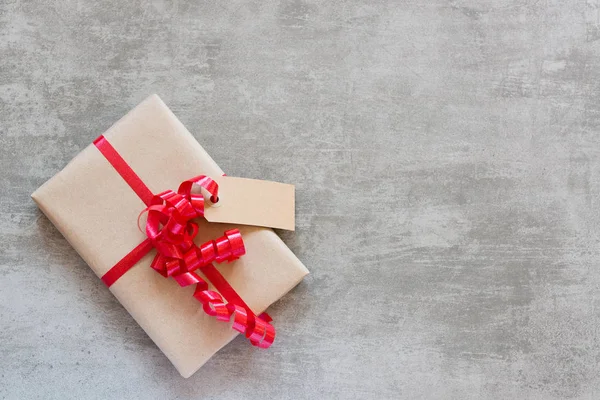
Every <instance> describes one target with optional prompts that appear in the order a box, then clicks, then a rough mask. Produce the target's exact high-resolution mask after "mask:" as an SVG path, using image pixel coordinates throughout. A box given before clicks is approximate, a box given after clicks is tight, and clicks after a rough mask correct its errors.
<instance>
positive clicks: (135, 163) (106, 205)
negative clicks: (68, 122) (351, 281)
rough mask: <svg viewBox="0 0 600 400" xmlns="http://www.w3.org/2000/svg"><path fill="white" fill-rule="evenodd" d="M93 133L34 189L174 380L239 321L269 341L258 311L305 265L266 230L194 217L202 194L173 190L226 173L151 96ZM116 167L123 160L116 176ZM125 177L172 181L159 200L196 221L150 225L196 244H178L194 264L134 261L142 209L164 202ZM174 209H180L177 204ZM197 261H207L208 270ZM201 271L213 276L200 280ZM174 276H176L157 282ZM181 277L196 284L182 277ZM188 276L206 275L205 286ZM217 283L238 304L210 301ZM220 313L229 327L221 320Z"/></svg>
mask: <svg viewBox="0 0 600 400" xmlns="http://www.w3.org/2000/svg"><path fill="white" fill-rule="evenodd" d="M99 139H100V140H97V141H95V142H94V143H91V144H90V145H89V146H88V147H86V148H85V149H84V150H83V151H82V152H81V153H79V154H78V155H77V156H76V157H75V158H74V159H73V160H72V161H71V162H70V163H69V164H68V165H67V166H66V167H65V168H64V169H63V170H62V171H60V172H59V173H58V174H56V175H55V176H54V177H52V178H51V179H50V180H48V181H47V182H46V183H44V184H43V185H42V186H41V187H40V188H39V189H38V190H36V191H35V193H33V194H32V198H33V199H34V201H35V202H36V203H37V205H38V206H39V208H40V209H41V210H42V212H43V213H44V214H45V215H46V216H47V217H48V218H49V219H50V221H52V223H53V224H54V225H55V226H56V228H57V229H58V230H59V231H60V232H61V233H62V234H63V235H64V237H65V238H66V239H67V240H68V241H69V243H70V244H71V245H72V246H73V248H74V249H75V250H76V251H77V252H78V253H79V255H80V256H81V257H82V258H83V260H84V261H85V262H86V263H87V264H88V265H89V266H90V268H91V269H92V270H93V271H94V272H95V273H96V275H97V276H98V277H101V278H103V281H105V283H110V285H109V290H110V291H111V292H112V293H113V294H114V295H115V296H116V298H117V299H118V300H119V302H120V303H121V304H122V305H123V306H124V307H125V308H126V309H127V311H128V312H129V313H130V314H131V315H132V316H133V318H134V319H135V320H136V321H137V322H138V324H139V325H140V326H141V327H142V328H143V329H144V331H146V333H147V334H148V335H149V336H150V338H151V339H152V340H153V341H154V342H155V343H156V345H157V346H158V347H159V348H160V349H161V350H162V351H163V353H164V354H165V355H166V356H167V357H168V358H169V360H171V362H172V363H173V364H174V366H175V367H176V368H177V370H178V371H179V373H180V374H181V375H182V376H183V377H189V376H190V375H192V374H193V373H194V372H195V371H197V370H198V369H199V368H200V367H201V366H202V365H203V364H204V363H205V362H206V361H207V360H208V359H209V358H210V357H211V356H212V355H214V354H215V353H216V352H217V351H218V350H219V349H220V348H222V347H223V346H225V345H226V344H227V343H228V342H229V341H231V340H232V339H233V338H234V337H235V336H236V335H237V334H238V333H239V332H238V331H244V328H248V326H245V325H244V324H246V325H248V324H250V325H252V326H251V327H250V328H252V329H254V330H255V332H254V333H253V336H252V335H251V332H249V331H248V329H247V331H246V336H250V340H251V341H252V343H253V344H255V345H259V346H260V347H266V346H264V345H262V344H264V340H266V339H269V340H271V341H272V339H273V338H272V337H270V336H272V332H271V331H269V330H268V329H265V324H267V325H268V326H269V328H270V325H271V324H269V319H268V316H266V315H260V313H261V312H263V311H264V310H265V309H266V308H267V307H268V306H269V305H270V304H272V303H273V302H275V301H277V300H278V299H280V298H281V297H282V296H283V295H284V294H285V293H287V292H288V291H289V290H290V289H292V288H293V287H294V286H295V285H297V284H298V283H299V282H300V281H301V280H302V278H303V277H304V276H306V275H307V274H308V270H307V269H306V268H305V267H304V265H302V263H301V262H300V261H299V260H298V258H296V256H295V255H294V254H293V253H292V252H291V251H290V249H289V248H288V247H287V246H286V245H285V244H284V243H283V242H282V241H281V239H280V238H279V237H278V236H277V235H276V234H275V233H274V232H273V230H271V229H269V228H262V227H255V226H244V225H234V224H231V225H230V224H221V223H209V222H207V221H206V220H204V219H203V218H193V219H192V218H191V216H194V215H195V214H194V213H195V212H196V211H198V212H199V211H201V210H200V208H201V207H202V204H200V205H199V206H198V205H197V204H196V203H194V201H196V202H197V201H202V198H200V199H199V197H202V195H201V194H200V195H198V194H197V193H196V194H195V195H194V194H192V193H191V192H190V190H189V187H188V188H187V189H186V188H184V190H183V192H186V190H187V192H186V193H183V192H182V193H183V194H181V195H180V194H178V193H179V192H175V191H176V190H177V187H178V186H179V185H180V183H181V182H185V181H186V180H189V179H190V178H191V177H196V181H193V182H192V181H190V183H189V184H188V185H187V186H191V183H197V184H199V185H200V186H203V187H204V188H205V189H210V187H209V186H210V178H208V177H219V176H222V175H224V173H223V171H222V170H221V169H220V168H219V167H218V166H217V164H216V163H215V162H214V161H213V160H212V158H211V157H210V156H209V155H208V154H207V152H206V151H205V150H204V149H203V148H202V146H200V144H199V143H198V142H197V141H196V140H195V139H194V137H193V136H192V135H191V134H190V133H189V132H188V131H187V129H186V128H185V127H184V126H183V125H182V124H181V122H180V121H179V120H178V119H177V118H176V117H175V115H174V114H173V113H172V112H171V111H170V110H169V109H168V108H167V106H166V105H165V104H164V103H163V102H162V101H161V99H160V98H159V97H158V96H156V95H154V96H151V97H149V98H148V99H146V100H145V101H143V102H142V103H141V104H140V105H138V106H137V107H136V108H135V109H133V110H132V111H131V112H129V113H128V114H127V115H126V116H124V117H123V118H122V119H121V120H119V121H118V122H117V123H115V124H114V125H113V126H112V127H111V128H110V129H108V131H106V132H105V133H104V134H103V135H102V136H101V137H100V138H99ZM115 160H116V161H115ZM119 160H120V161H119ZM115 163H116V164H115ZM119 163H122V164H124V165H121V167H122V168H124V169H125V170H126V171H125V172H124V171H123V170H122V169H119V165H118V164H119ZM127 168H129V169H128V170H127ZM127 174H129V175H134V176H133V178H132V177H131V176H129V177H128V176H127ZM198 176H200V177H203V178H198ZM136 177H137V178H136ZM131 179H133V180H134V181H135V179H138V180H139V181H141V182H143V184H142V183H140V185H141V186H144V185H145V186H146V187H147V189H146V191H148V190H149V191H150V192H151V193H152V195H156V194H160V193H164V192H165V191H166V190H167V189H172V190H173V192H170V193H171V195H170V196H174V197H172V198H171V199H169V198H167V197H168V196H166V195H163V198H160V199H159V200H160V201H163V204H167V205H168V204H175V203H176V201H174V200H172V199H173V198H175V200H177V199H179V200H181V201H179V203H181V204H183V203H185V206H186V207H187V209H186V210H188V211H189V209H190V205H191V206H192V208H194V209H195V210H196V211H191V214H190V216H189V217H190V218H188V219H189V221H192V220H193V222H189V221H188V222H185V221H184V223H182V224H180V225H181V226H179V225H177V224H178V220H177V219H176V220H175V222H173V221H170V222H166V221H162V220H161V221H160V222H159V223H157V224H158V226H160V227H162V224H169V226H170V228H171V232H172V234H173V235H175V236H177V235H180V236H181V237H182V238H183V239H181V240H182V241H183V242H185V240H188V239H189V238H190V237H192V239H193V244H195V245H194V246H193V247H194V249H195V252H192V251H191V250H190V251H187V249H189V245H190V244H189V243H188V246H187V247H185V246H183V245H180V246H183V247H182V249H183V251H187V253H186V254H184V256H185V257H188V258H189V257H192V256H193V257H195V259H194V260H195V261H191V262H190V263H191V264H194V262H195V263H196V264H194V265H195V267H196V269H195V270H194V271H193V272H185V271H184V272H185V273H178V272H175V273H172V272H173V271H172V269H173V268H175V270H176V269H177V268H179V267H177V266H175V267H173V268H172V266H173V263H172V262H171V263H169V262H168V259H159V258H160V257H158V256H157V254H158V253H162V251H161V250H160V249H157V248H153V246H150V248H147V249H145V250H144V251H145V252H138V253H135V251H134V252H133V255H134V257H133V258H134V259H133V260H132V259H131V254H132V250H133V249H136V248H138V250H139V246H141V244H143V243H148V241H149V236H148V231H144V229H143V222H142V229H141V230H140V228H139V225H138V222H139V220H138V218H139V217H140V214H142V219H143V218H145V217H144V210H145V211H146V214H147V215H148V216H147V218H148V221H150V219H151V217H150V213H151V212H154V213H159V214H160V212H161V211H163V210H165V209H167V208H168V207H166V206H165V207H163V208H159V207H162V206H159V205H158V202H156V205H155V206H154V209H152V211H148V209H149V208H151V201H150V200H149V199H148V198H146V199H144V193H143V191H144V189H143V188H142V189H139V188H136V187H135V185H134V184H132V183H131ZM198 179H200V180H198ZM207 179H208V180H207ZM207 182H208V185H207V184H206V183H207ZM140 191H141V193H140ZM208 195H210V194H208ZM177 196H179V197H177ZM186 196H187V200H185V198H186ZM206 196H207V194H206V193H205V196H204V197H206ZM182 199H183V200H182ZM169 201H171V203H169ZM179 203H178V204H179ZM149 204H150V205H149ZM171 209H173V207H171ZM179 211H181V213H180V214H181V215H183V214H184V213H185V212H184V211H183V208H182V209H181V210H179ZM157 218H158V219H159V220H160V217H157ZM172 222H173V223H172ZM185 223H187V225H185ZM148 224H149V222H148ZM173 224H174V226H171V225H173ZM178 226H179V228H178ZM159 229H160V228H159ZM178 229H179V230H178ZM236 229H237V230H239V233H240V234H241V240H243V244H242V242H241V241H240V240H239V239H240V236H239V235H238V233H237V231H236ZM191 231H194V232H191ZM224 232H226V233H225V235H224ZM194 235H195V236H194ZM178 237H179V236H178ZM217 238H220V239H218V240H215V239H217ZM203 244H204V245H203ZM173 246H174V245H173ZM244 250H245V254H244ZM165 251H167V250H165ZM174 251H176V252H177V251H178V250H177V249H176V248H175V250H174ZM192 253H193V254H192ZM190 254H191V255H190ZM242 254H243V255H242ZM127 257H129V259H127ZM182 257H183V256H182ZM188 258H186V260H188ZM124 259H125V261H127V260H129V264H131V265H128V266H127V269H126V271H125V272H123V271H121V272H122V273H120V274H117V275H118V276H113V277H112V278H110V277H108V278H107V276H109V275H111V274H113V273H114V272H115V269H118V267H119V265H120V263H121V264H122V263H123V260H124ZM138 259H139V260H138ZM157 259H159V260H158V261H157ZM165 260H167V261H165ZM227 261H231V262H227ZM211 262H217V263H216V264H212V263H211ZM159 264H160V265H159ZM206 265H208V266H210V267H211V268H213V269H212V270H210V271H209V270H205V269H204V267H205V266H206ZM121 266H122V265H121ZM159 267H160V268H162V270H161V269H160V268H159ZM109 271H111V272H109ZM157 271H159V272H161V273H157ZM207 271H208V272H209V273H210V274H211V275H212V276H210V278H212V279H207V277H206V276H204V273H205V272H207ZM215 271H217V272H215ZM171 275H172V277H173V278H175V279H165V277H168V276H171ZM113 278H116V279H113ZM111 279H112V280H113V281H112V282H108V281H109V280H111ZM189 279H191V280H192V281H193V282H186V280H189ZM194 279H199V280H200V281H202V282H204V281H207V282H208V285H207V287H201V284H199V283H198V282H197V281H194ZM204 285H206V284H204ZM217 286H218V287H217ZM219 289H221V291H225V290H229V291H231V292H232V293H233V294H232V296H233V297H234V298H236V299H240V300H239V301H231V298H230V299H229V301H227V300H226V299H223V298H221V297H219V294H220V295H224V296H225V293H219ZM215 293H217V294H215ZM211 296H212V297H211ZM235 296H238V297H235ZM225 297H227V296H225ZM241 299H243V302H244V303H243V304H242V305H240V304H239V303H240V302H242V300H241ZM227 307H229V309H228V308H227ZM253 313H254V314H253ZM253 315H255V316H256V321H254V317H253ZM229 317H230V318H229ZM228 318H229V320H230V321H231V322H229V323H227V322H225V320H226V319H228ZM234 320H235V321H234ZM259 323H260V324H259ZM255 324H259V325H260V327H261V329H258V325H257V326H254V325H255ZM232 325H233V328H234V329H232ZM241 325H244V326H241ZM236 329H237V330H236ZM257 330H258V332H257ZM269 344H270V343H269Z"/></svg>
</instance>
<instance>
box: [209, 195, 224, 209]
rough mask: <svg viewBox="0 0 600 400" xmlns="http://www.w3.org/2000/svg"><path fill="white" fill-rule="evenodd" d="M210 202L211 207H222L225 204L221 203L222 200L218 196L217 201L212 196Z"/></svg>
mask: <svg viewBox="0 0 600 400" xmlns="http://www.w3.org/2000/svg"><path fill="white" fill-rule="evenodd" d="M213 200H214V201H213ZM208 201H210V206H211V207H221V204H223V202H222V201H221V198H220V197H218V196H217V198H216V199H215V198H214V196H210V197H209V199H208Z"/></svg>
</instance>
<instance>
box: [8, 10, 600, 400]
mask: <svg viewBox="0 0 600 400" xmlns="http://www.w3.org/2000/svg"><path fill="white" fill-rule="evenodd" d="M598 39H600V1H598V0H587V1H581V0H580V1H575V0H572V1H564V0H541V1H540V0H480V1H475V0H456V1H446V0H430V1H429V0H428V1H422V0H406V1H392V0H389V1H372V0H362V1H360V0H357V1H350V0H347V1H343V0H335V1H328V2H318V1H300V0H298V1H281V2H279V1H264V0H262V1H252V2H246V1H211V2H201V1H198V0H158V1H148V2H146V1H120V2H117V1H105V0H102V1H98V0H95V1H91V0H90V1H82V0H80V1H76V0H60V1H26V0H0V135H1V136H0V152H1V153H0V154H1V160H0V170H1V174H0V206H1V210H2V211H1V212H0V277H1V278H0V369H1V375H0V398H6V399H30V398H31V399H35V398H39V399H50V398H56V399H83V398H101V399H166V398H173V399H175V398H177V399H187V398H196V399H200V398H208V399H240V398H248V399H270V398H282V399H283V398H288V399H302V398H307V399H320V398H348V399H364V398H374V399H392V398H401V399H562V398H577V399H598V398H599V397H600V368H599V365H598V364H599V362H600V316H599V313H598V310H597V308H598V306H599V305H600V297H599V295H598V293H599V292H600V269H599V268H598V266H599V262H600V250H599V249H598V241H599V238H600V214H599V212H598V210H599V209H600V203H599V201H598V195H599V192H600V179H599V178H600V176H599V175H600V137H599V136H598V131H599V130H600V40H598ZM154 92H156V93H158V94H159V95H160V96H161V97H162V98H163V99H164V100H165V102H166V103H167V104H168V105H169V106H170V107H171V108H172V109H173V111H174V112H175V113H176V114H177V115H178V116H179V117H180V119H181V120H182V121H183V123H184V124H185V125H186V126H187V127H188V128H189V130H190V131H192V132H193V134H194V135H195V136H196V137H197V138H198V140H199V141H200V142H201V143H202V144H203V146H204V147H205V148H206V149H207V150H208V151H209V152H210V153H211V154H212V156H213V157H214V158H215V160H217V162H218V163H219V164H220V165H221V166H222V167H223V169H225V170H226V171H228V173H229V174H230V175H238V176H246V177H255V178H265V179H271V180H279V181H285V182H291V183H294V184H296V185H297V231H296V232H295V233H293V234H288V233H284V234H283V235H282V236H283V238H284V240H285V241H286V243H287V244H288V245H289V246H290V247H291V248H292V249H293V251H294V252H295V253H296V254H297V255H298V256H299V257H300V259H301V260H303V261H304V262H305V264H306V265H307V266H308V268H309V269H310V270H311V272H312V274H311V275H310V276H309V277H308V278H307V279H306V280H305V281H304V282H303V283H302V284H301V285H300V286H298V287H297V288H296V289H295V290H294V291H293V292H292V293H291V294H289V295H288V296H287V297H285V298H284V299H283V300H282V301H280V302H279V303H277V304H276V305H274V306H273V307H272V308H271V312H272V314H273V316H274V317H275V320H276V324H277V327H278V329H279V337H278V341H277V343H276V345H275V346H274V347H273V348H272V349H271V350H269V351H266V352H265V351H257V350H254V349H252V348H251V347H249V346H248V345H247V343H246V342H245V341H244V340H242V339H237V340H235V341H234V342H233V343H232V344H231V345H229V346H228V347H227V348H226V349H224V350H223V351H221V352H220V353H219V354H218V355H217V356H215V357H214V358H213V359H212V361H211V362H209V363H208V364H207V365H206V366H205V367H204V368H203V369H201V370H200V371H199V372H198V373H197V374H196V375H195V376H193V377H192V378H190V379H188V380H183V379H181V378H180V377H179V375H178V374H177V372H176V371H175V370H174V368H172V366H171V365H170V364H169V362H168V361H167V359H166V358H165V357H164V356H163V355H162V354H161V353H160V352H159V350H158V349H157V348H156V347H155V346H154V345H153V344H152V342H151V341H150V340H149V339H148V338H147V336H146V335H145V333H144V332H143V331H142V330H141V329H140V328H139V327H138V326H137V325H136V324H135V323H134V321H133V320H132V319H131V317H130V316H129V315H128V314H127V312H126V311H125V310H124V309H123V308H122V307H121V306H120V305H119V304H118V303H117V301H116V300H115V299H114V298H113V296H112V295H111V294H110V293H109V292H108V291H107V290H106V289H105V288H104V287H103V286H102V284H101V282H100V281H99V280H98V279H96V278H95V276H94V275H93V274H92V272H91V271H90V270H89V269H88V268H87V267H86V265H85V264H84V263H83V262H82V260H81V259H80V258H79V257H78V256H77V255H76V253H75V252H74V251H73V250H72V249H71V248H70V246H69V245H68V244H67V243H66V242H65V240H64V239H63V238H62V237H61V235H60V234H59V233H58V232H57V231H56V230H55V229H54V228H53V226H52V225H51V224H50V223H49V222H48V220H47V219H46V218H45V217H43V216H42V215H40V212H39V211H38V210H37V209H36V207H35V206H34V204H33V202H32V201H31V200H30V198H29V195H30V193H31V192H32V191H33V190H34V189H35V188H37V187H38V186H39V185H40V184H42V183H43V182H44V181H45V180H46V179H48V178H50V177H51V176H52V175H53V174H54V173H56V172H57V171H58V170H59V169H61V168H62V167H63V166H64V165H65V164H66V163H67V162H68V161H69V160H70V159H71V158H72V157H73V156H74V155H75V154H77V152H79V151H80V150H81V149H82V148H83V147H85V146H86V145H87V144H88V143H90V142H91V140H93V139H94V138H95V137H96V136H97V135H98V134H99V133H101V132H102V131H104V130H105V129H106V128H108V127H109V126H110V125H111V124H112V123H113V122H114V121H116V120H117V119H118V118H119V117H121V116H122V115H123V114H124V113H126V112H127V111H128V110H129V109H130V108H132V107H133V106H134V105H136V104H137V103H138V102H140V101H141V100H142V99H143V98H145V97H146V96H147V95H149V94H151V93H154Z"/></svg>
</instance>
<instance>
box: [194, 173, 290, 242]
mask: <svg viewBox="0 0 600 400" xmlns="http://www.w3.org/2000/svg"><path fill="white" fill-rule="evenodd" d="M213 179H214V180H215V181H216V182H217V183H218V184H219V201H218V202H217V203H216V204H212V203H211V202H210V201H208V200H207V201H206V204H205V207H206V208H205V210H204V217H205V218H206V220H207V221H209V222H223V223H230V224H241V225H254V226H265V227H269V228H279V229H287V230H289V231H293V230H294V228H295V227H294V225H295V216H294V208H295V204H294V185H288V184H286V183H278V182H270V181H261V180H258V179H246V178H233V177H230V176H220V177H214V178H213Z"/></svg>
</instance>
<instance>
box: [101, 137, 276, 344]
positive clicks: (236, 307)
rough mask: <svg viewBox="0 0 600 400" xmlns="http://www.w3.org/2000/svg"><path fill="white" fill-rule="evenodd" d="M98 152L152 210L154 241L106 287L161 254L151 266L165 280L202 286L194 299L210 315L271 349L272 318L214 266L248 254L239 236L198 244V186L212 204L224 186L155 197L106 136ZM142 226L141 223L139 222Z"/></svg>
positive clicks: (149, 227) (203, 180)
mask: <svg viewBox="0 0 600 400" xmlns="http://www.w3.org/2000/svg"><path fill="white" fill-rule="evenodd" d="M94 144H95V145H96V147H97V148H98V149H99V150H100V152H101V153H102V154H103V155H104V156H105V157H106V159H107V160H108V161H109V162H110V163H111V165H112V166H113V167H114V168H115V169H116V170H117V172H119V174H120V175H121V176H122V177H123V179H124V180H125V181H126V182H127V183H128V184H129V186H130V187H131V188H132V189H133V190H134V191H135V192H136V193H137V194H138V196H139V197H140V198H141V199H142V200H143V201H144V202H145V203H146V205H147V206H148V207H147V208H146V209H145V210H144V211H142V213H141V214H140V216H141V215H142V214H143V213H144V212H146V211H147V212H148V219H147V222H146V235H147V236H148V238H147V239H146V240H145V241H143V242H142V243H141V244H140V245H138V246H137V247H136V248H135V249H133V250H132V251H131V252H130V253H129V254H127V255H126V256H125V257H123V259H121V261H119V262H118V263H117V264H115V265H114V266H113V267H112V268H111V269H110V270H109V271H108V272H107V273H106V274H105V275H104V276H102V281H103V282H104V283H105V284H106V285H107V286H111V285H112V284H113V283H115V282H116V281H117V280H118V279H119V278H120V277H121V276H122V275H123V274H125V273H126V272H127V271H128V270H129V269H130V268H132V267H133V266H134V265H135V264H136V263H137V262H138V261H139V260H140V259H141V258H142V257H143V256H144V255H146V254H147V253H148V252H149V251H150V250H152V249H153V248H155V249H156V250H157V254H156V256H155V257H154V259H153V261H152V264H151V265H150V266H151V267H152V268H153V269H154V270H156V271H157V272H158V273H160V274H161V275H162V276H164V277H165V278H168V277H173V279H175V280H176V281H177V283H178V284H179V285H180V286H182V287H185V286H188V285H193V284H195V285H196V290H195V291H194V297H195V298H196V299H197V300H198V301H200V302H201V303H202V306H203V309H204V311H205V312H206V313H207V314H208V315H211V316H215V317H216V318H217V319H218V320H220V321H231V317H232V316H233V317H234V319H233V326H232V328H233V329H235V330H237V331H238V332H241V333H244V334H245V336H246V337H247V338H248V339H249V340H250V343H252V344H253V345H254V346H258V347H261V348H267V347H269V346H271V344H272V343H273V340H274V339H275V328H274V327H273V326H272V325H271V324H270V323H269V322H271V317H270V316H269V315H268V314H266V313H263V314H261V315H260V316H256V315H255V314H254V312H252V310H251V309H250V307H248V305H247V304H246V303H245V302H244V301H243V300H242V299H241V297H240V296H239V295H238V294H237V292H236V291H235V290H234V289H233V288H232V287H231V286H230V285H229V283H228V282H227V281H226V280H225V278H224V277H223V276H222V275H221V273H220V272H219V271H218V270H217V269H216V268H215V267H214V265H212V262H215V261H216V262H218V263H221V262H224V261H228V262H230V261H233V260H236V259H238V258H239V257H240V256H242V255H244V254H245V252H246V250H245V248H244V242H243V240H242V235H241V234H240V232H239V230H237V229H231V230H228V231H226V232H225V235H224V236H222V237H220V238H218V239H216V240H211V241H208V242H206V243H204V244H203V245H201V246H197V245H196V244H195V243H194V238H195V237H196V235H197V234H198V224H196V223H195V222H193V221H192V220H193V219H195V218H199V217H203V216H204V197H203V196H202V195H201V194H193V193H192V187H193V185H195V184H196V185H199V186H201V187H202V188H204V189H205V190H206V191H207V192H208V193H210V195H211V197H210V199H211V201H213V202H216V201H218V189H219V188H218V185H217V183H216V182H215V181H214V180H212V179H211V178H209V177H207V176H204V175H201V176H197V177H195V178H192V179H188V180H186V181H183V182H182V183H181V185H180V186H179V189H178V190H177V193H175V192H173V191H172V190H167V191H164V192H162V193H160V194H158V195H153V194H152V192H150V190H149V189H148V187H147V186H146V185H145V184H144V183H143V182H142V180H141V179H140V178H139V177H138V176H137V174H136V173H135V172H134V171H133V170H132V169H131V167H129V165H128V164H127V163H126V162H125V160H123V158H122V157H121V156H120V155H119V153H118V152H117V151H116V150H115V149H114V148H113V147H112V145H111V144H110V143H109V142H108V141H107V140H106V139H105V138H104V137H103V136H100V137H99V138H98V139H96V140H95V141H94ZM138 223H139V218H138ZM196 270H200V271H201V272H202V273H203V274H204V276H205V277H206V278H207V279H208V280H209V281H210V282H211V283H212V284H213V285H214V286H215V288H216V289H217V290H218V291H219V292H220V293H221V294H222V295H223V296H224V297H225V298H226V299H227V300H228V303H225V301H224V300H223V297H221V294H219V293H217V292H215V291H212V290H208V284H207V283H206V282H205V281H204V279H202V278H201V277H200V276H199V275H198V274H197V273H196V272H195V271H196Z"/></svg>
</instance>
